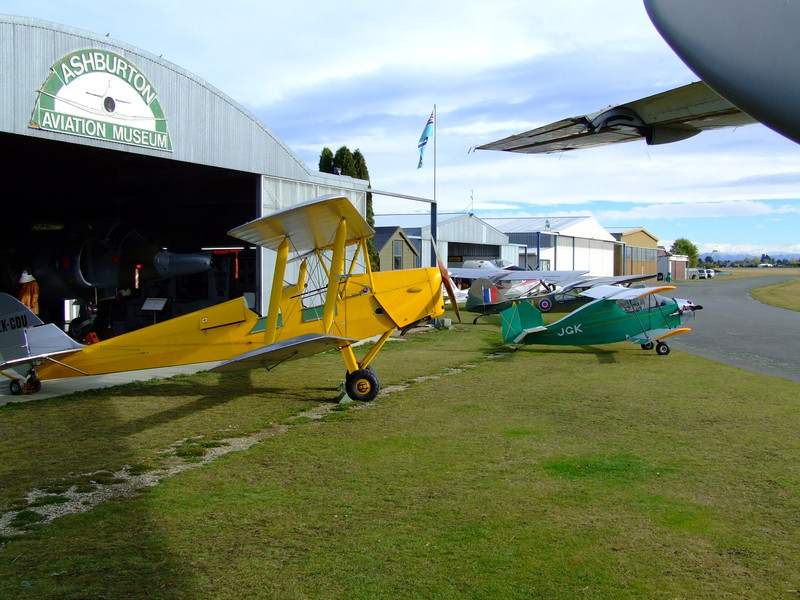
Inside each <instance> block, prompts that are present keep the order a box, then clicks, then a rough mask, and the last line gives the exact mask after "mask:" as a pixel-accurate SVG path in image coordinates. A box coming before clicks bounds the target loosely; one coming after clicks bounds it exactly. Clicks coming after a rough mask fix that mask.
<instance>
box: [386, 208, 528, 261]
mask: <svg viewBox="0 0 800 600" xmlns="http://www.w3.org/2000/svg"><path fill="white" fill-rule="evenodd" d="M375 225H376V226H378V227H400V228H401V229H402V230H403V232H404V233H405V235H406V236H407V237H408V239H409V240H411V242H412V243H413V244H414V246H415V248H416V249H417V252H418V254H417V261H416V266H423V265H429V264H431V244H430V240H431V218H430V216H429V215H421V214H404V215H403V214H401V215H390V214H383V215H375ZM436 229H437V235H436V248H437V251H438V252H439V255H440V256H442V257H445V256H446V257H447V265H448V266H449V267H460V266H461V265H462V264H463V263H464V262H465V261H468V260H473V259H489V260H494V259H501V260H506V261H508V262H510V263H514V262H516V260H517V252H518V251H517V244H513V243H509V241H508V236H506V235H505V234H503V233H501V232H500V231H498V230H497V229H495V228H494V227H492V226H491V225H490V224H488V223H487V222H486V221H484V220H481V219H479V218H478V217H476V216H475V215H473V214H472V213H439V215H438V219H437V223H436Z"/></svg>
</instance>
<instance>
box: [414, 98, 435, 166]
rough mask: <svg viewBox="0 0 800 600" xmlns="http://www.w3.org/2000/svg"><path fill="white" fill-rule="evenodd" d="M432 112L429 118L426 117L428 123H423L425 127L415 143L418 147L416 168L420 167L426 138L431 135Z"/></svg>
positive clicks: (426, 142)
mask: <svg viewBox="0 0 800 600" xmlns="http://www.w3.org/2000/svg"><path fill="white" fill-rule="evenodd" d="M434 112H435V111H434ZM433 114H434V113H433V112H432V113H431V116H430V118H428V123H427V124H426V125H425V129H423V130H422V135H421V136H419V143H418V144H417V148H419V164H418V165H417V168H418V169H420V168H422V156H423V154H425V146H427V145H428V138H429V137H431V136H432V135H433Z"/></svg>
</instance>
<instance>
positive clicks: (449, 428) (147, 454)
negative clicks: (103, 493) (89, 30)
mask: <svg viewBox="0 0 800 600" xmlns="http://www.w3.org/2000/svg"><path fill="white" fill-rule="evenodd" d="M498 329H499V327H498V320H497V317H489V318H486V319H485V323H482V324H480V325H478V326H473V325H471V324H465V325H456V326H454V327H453V328H452V329H451V330H449V331H431V332H427V333H420V334H415V335H411V336H409V337H408V338H407V339H406V341H402V342H391V343H390V344H388V345H387V347H386V348H385V349H384V351H382V352H381V354H380V355H379V357H378V359H377V361H376V363H375V368H376V370H377V371H378V373H379V375H380V377H381V383H382V387H383V388H384V392H382V394H381V395H380V396H379V397H378V399H377V400H376V401H375V402H373V403H370V404H359V403H352V404H344V405H336V404H334V401H335V399H336V396H337V393H336V391H335V389H334V388H335V387H336V385H337V384H338V382H339V381H340V380H341V379H342V375H343V367H342V364H341V359H340V358H339V357H338V356H336V355H335V354H327V355H322V356H318V357H314V358H310V359H305V360H302V361H297V362H294V363H290V364H286V365H283V366H281V367H279V368H277V369H275V370H274V371H272V372H270V373H267V372H264V371H257V372H252V373H244V374H237V375H235V376H226V377H220V376H219V375H214V374H209V373H200V374H197V375H192V376H182V377H179V378H174V379H171V380H166V381H157V382H149V383H146V384H132V385H128V386H122V387H119V388H115V389H113V390H102V391H97V392H93V393H86V394H76V395H72V396H68V397H64V398H58V399H50V400H44V401H34V402H30V403H24V404H14V405H6V406H3V407H0V482H2V485H0V505H2V506H4V507H5V509H4V510H10V509H11V507H15V508H16V509H17V510H20V512H23V513H24V512H25V511H24V510H21V509H22V508H23V506H24V505H25V502H24V501H23V499H24V498H25V496H26V494H27V492H28V491H30V490H31V489H33V488H40V489H49V490H50V492H49V495H50V496H53V497H55V496H59V494H63V489H64V487H65V486H68V485H78V483H77V482H79V481H80V482H82V483H85V484H88V485H92V484H91V478H90V477H89V478H87V477H83V478H82V477H81V474H86V473H93V474H97V473H98V472H106V473H113V472H114V471H115V470H117V469H119V468H120V467H122V466H123V465H132V466H135V470H136V471H137V472H146V471H148V470H153V469H158V468H160V467H162V466H163V465H165V464H167V463H169V461H171V460H174V459H175V456H174V455H175V454H176V453H178V451H179V450H181V449H187V446H191V448H192V450H193V451H192V452H185V453H184V454H185V455H186V456H189V457H190V458H189V460H191V457H192V456H193V455H196V456H197V457H199V456H200V455H202V454H203V452H204V450H203V448H212V447H214V445H215V444H214V442H217V443H227V442H225V441H224V440H227V439H229V438H232V437H235V436H245V435H249V434H253V433H257V432H264V431H270V430H271V431H274V432H275V435H271V436H270V437H265V438H264V439H263V440H262V441H260V442H259V443H257V444H255V445H254V446H252V447H250V448H249V449H247V450H244V451H240V452H231V453H229V454H226V455H225V456H223V457H221V458H219V459H217V460H215V461H213V462H209V463H207V464H204V465H202V466H201V467H199V468H196V469H193V470H188V471H184V472H183V473H181V474H178V475H175V476H172V477H169V478H166V479H164V480H163V481H161V482H160V483H159V484H158V485H156V486H155V487H150V488H146V489H144V490H143V491H141V492H139V493H138V494H137V495H136V496H135V497H132V498H121V499H116V500H113V501H110V502H106V503H102V504H100V505H98V506H97V507H95V508H94V509H92V510H90V511H87V512H84V513H82V514H76V515H72V516H67V517H63V518H60V519H57V520H55V521H53V522H51V523H48V524H36V523H34V524H32V525H30V526H28V527H27V528H26V531H27V533H25V534H24V535H22V536H19V537H14V538H13V539H6V540H4V542H5V543H4V545H3V546H2V549H0V597H2V598H6V597H7V598H15V599H16V598H19V599H25V598H48V599H51V598H55V599H58V598H64V599H68V598H69V599H71V598H115V599H116V598H142V599H145V598H147V599H155V598H164V599H196V598H204V599H206V598H209V599H237V600H238V599H241V598H287V599H289V598H291V599H298V598H347V599H354V598H364V599H374V598H387V599H388V598H392V599H395V598H415V599H416V598H448V599H450V598H475V599H479V598H480V599H483V598H520V599H523V598H524V599H531V598H543V599H544V598H547V599H550V598H609V599H611V598H613V599H618V598H619V599H626V598H630V599H633V598H636V599H642V598H665V599H666V598H704V599H707V598H759V599H770V598H776V599H778V598H790V597H796V595H797V593H796V592H791V590H797V589H800V565H798V561H797V556H798V555H800V463H798V461H797V456H798V454H799V452H800V438H798V436H797V433H796V430H797V422H798V418H800V406H798V400H799V399H800V393H798V392H800V386H798V384H796V383H792V382H789V381H787V380H783V379H778V378H771V377H768V376H764V375H759V374H755V373H750V372H747V371H743V370H739V369H735V368H732V367H727V366H724V365H721V364H718V363H713V362H711V361H706V360H704V359H701V358H698V357H696V356H693V355H690V354H684V353H681V352H679V351H673V352H672V353H670V355H669V356H667V357H659V356H657V355H656V354H655V353H653V352H643V351H641V350H640V349H639V347H638V346H637V345H634V344H625V343H622V344H613V345H609V346H598V347H591V348H565V347H559V348H555V347H541V346H531V347H527V348H524V349H522V350H520V351H519V352H508V349H507V348H506V347H503V346H501V345H500V338H499V333H498ZM698 361H700V362H702V363H703V364H702V365H700V366H698ZM697 372H702V373H703V378H702V379H701V378H697V377H683V376H681V374H682V373H697ZM319 407H323V408H325V407H327V408H329V409H330V410H328V411H327V412H326V413H325V415H324V416H323V418H321V419H311V418H305V417H302V416H299V415H301V414H305V413H304V411H308V409H312V408H319ZM94 476H97V475H94ZM87 479H88V481H87ZM59 485H60V487H59ZM60 490H61V491H60Z"/></svg>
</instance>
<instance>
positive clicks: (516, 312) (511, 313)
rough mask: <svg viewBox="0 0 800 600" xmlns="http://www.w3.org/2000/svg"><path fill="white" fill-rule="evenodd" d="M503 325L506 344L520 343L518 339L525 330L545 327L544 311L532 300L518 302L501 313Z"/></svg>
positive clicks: (530, 330)
mask: <svg viewBox="0 0 800 600" xmlns="http://www.w3.org/2000/svg"><path fill="white" fill-rule="evenodd" d="M500 322H501V325H502V327H503V341H504V342H505V343H506V344H519V343H520V341H519V340H518V339H517V338H518V337H519V335H520V334H521V333H523V332H533V331H540V330H542V329H544V320H543V319H542V313H541V312H539V309H537V308H536V307H535V306H534V305H533V304H532V303H530V302H517V303H516V304H514V305H512V306H511V307H510V308H507V309H505V310H504V311H503V312H501V313H500Z"/></svg>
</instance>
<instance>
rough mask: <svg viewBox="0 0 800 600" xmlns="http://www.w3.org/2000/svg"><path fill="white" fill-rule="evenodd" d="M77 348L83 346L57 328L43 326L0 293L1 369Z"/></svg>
mask: <svg viewBox="0 0 800 600" xmlns="http://www.w3.org/2000/svg"><path fill="white" fill-rule="evenodd" d="M81 348H83V345H81V344H79V343H78V342H76V341H75V340H73V339H72V338H71V337H69V336H68V335H67V334H66V333H64V331H62V330H61V329H59V328H58V326H56V325H54V324H52V323H47V324H45V323H44V321H42V320H41V319H40V318H39V317H38V316H36V315H35V314H34V313H33V312H32V311H31V310H30V309H29V308H28V307H27V306H25V305H24V304H22V302H20V301H19V300H17V299H16V298H14V297H13V296H9V295H8V294H2V293H0V364H2V366H3V367H8V366H14V365H19V364H24V363H27V362H30V361H31V360H34V359H37V358H44V357H47V356H50V355H53V354H60V353H64V352H73V351H76V350H80V349H81Z"/></svg>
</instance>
